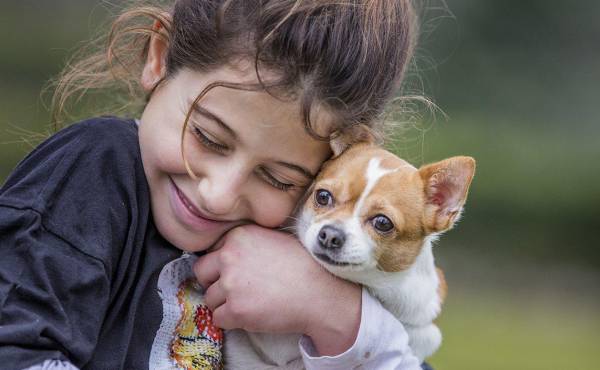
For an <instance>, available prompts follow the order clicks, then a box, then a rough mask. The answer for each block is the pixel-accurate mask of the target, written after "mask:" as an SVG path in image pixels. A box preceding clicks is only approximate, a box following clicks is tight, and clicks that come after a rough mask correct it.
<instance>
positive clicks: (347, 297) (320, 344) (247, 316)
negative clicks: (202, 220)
mask: <svg viewBox="0 0 600 370" xmlns="http://www.w3.org/2000/svg"><path fill="white" fill-rule="evenodd" d="M216 248H218V249H216V250H215V251H213V252H210V253H208V254H206V255H204V256H202V257H200V258H199V259H198V261H197V262H196V263H195V265H194V271H195V274H196V277H197V278H198V281H199V282H200V284H202V286H203V287H204V288H205V289H206V294H205V301H206V304H207V306H208V307H209V308H210V309H212V310H213V318H214V321H215V324H216V325H217V326H220V327H222V328H224V329H234V328H241V329H244V330H247V331H253V332H268V333H303V334H306V335H308V336H310V337H311V338H312V340H313V344H314V345H315V348H316V350H317V351H318V352H319V353H320V354H321V355H335V354H339V353H341V352H344V351H345V350H346V349H348V348H349V347H350V346H351V345H352V344H353V343H354V341H355V339H356V335H357V333H358V328H359V325H360V312H361V288H360V287H359V286H358V285H356V284H352V283H350V282H347V281H344V280H341V279H338V278H336V277H334V276H333V275H331V274H330V273H329V272H327V271H326V270H325V269H324V268H322V267H321V266H320V265H319V264H318V263H317V262H316V261H314V260H313V259H312V257H311V256H310V255H309V254H308V252H307V251H306V250H305V249H304V247H302V245H300V242H299V241H298V240H297V239H296V238H295V237H294V236H292V235H289V234H286V233H282V232H279V231H275V230H271V229H266V228H262V227H260V226H256V225H245V226H240V227H237V228H235V229H233V230H231V231H230V232H228V233H227V234H226V235H225V236H223V238H222V239H221V240H220V241H219V243H218V244H217V247H216Z"/></svg>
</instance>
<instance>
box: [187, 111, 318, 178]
mask: <svg viewBox="0 0 600 370" xmlns="http://www.w3.org/2000/svg"><path fill="white" fill-rule="evenodd" d="M194 110H195V111H196V112H198V113H199V114H201V115H203V116H204V117H206V118H208V119H211V120H213V121H215V122H216V123H217V124H218V125H219V126H221V127H222V128H223V129H224V130H225V131H227V132H228V133H229V134H230V135H231V136H232V137H233V138H234V139H237V138H238V137H237V135H236V133H235V131H233V129H232V128H231V127H229V126H227V124H225V122H223V120H222V119H221V118H219V117H218V116H217V115H216V114H214V113H212V112H210V111H209V110H207V109H206V108H204V107H202V106H200V105H199V104H195V105H194ZM276 163H277V164H278V165H281V166H284V167H287V168H289V169H291V170H294V171H297V172H300V173H301V174H302V175H304V176H305V177H307V178H308V179H311V180H312V179H314V178H315V175H314V174H313V173H312V172H310V171H309V170H308V169H306V168H304V167H302V166H299V165H297V164H293V163H287V162H281V161H278V162H276Z"/></svg>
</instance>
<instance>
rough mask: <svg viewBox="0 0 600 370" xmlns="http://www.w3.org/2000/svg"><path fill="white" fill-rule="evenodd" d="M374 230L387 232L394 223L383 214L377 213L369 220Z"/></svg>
mask: <svg viewBox="0 0 600 370" xmlns="http://www.w3.org/2000/svg"><path fill="white" fill-rule="evenodd" d="M371 223H372V224H373V227H374V228H375V230H377V231H380V232H382V233H387V232H388V231H390V230H392V229H393V228H394V223H393V222H392V221H391V220H390V219H389V218H387V217H386V216H384V215H377V216H375V217H373V219H372V220H371Z"/></svg>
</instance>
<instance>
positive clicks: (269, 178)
mask: <svg viewBox="0 0 600 370" xmlns="http://www.w3.org/2000/svg"><path fill="white" fill-rule="evenodd" d="M257 173H258V175H259V176H260V177H261V178H263V179H264V180H265V181H266V182H267V183H269V184H270V185H271V186H273V187H275V188H277V189H279V190H281V191H288V190H291V189H292V188H294V187H295V186H296V185H294V184H289V183H285V182H282V181H280V180H278V179H276V178H275V176H273V175H272V174H271V173H270V172H269V170H267V169H266V168H264V167H258V169H257Z"/></svg>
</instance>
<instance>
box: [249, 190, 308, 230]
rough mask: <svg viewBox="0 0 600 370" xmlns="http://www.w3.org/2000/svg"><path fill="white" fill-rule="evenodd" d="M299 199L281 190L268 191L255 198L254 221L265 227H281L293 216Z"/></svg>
mask: <svg viewBox="0 0 600 370" xmlns="http://www.w3.org/2000/svg"><path fill="white" fill-rule="evenodd" d="M278 193H279V194H278ZM299 197H300V196H299V195H298V196H294V195H292V194H287V193H283V192H279V190H276V191H275V192H271V191H267V192H265V193H264V194H261V196H257V197H255V199H253V202H252V203H253V208H254V221H255V222H256V223H257V224H259V225H261V226H264V227H271V228H272V227H278V226H281V225H282V224H283V223H284V222H286V221H287V220H288V218H289V216H291V213H292V211H293V210H294V208H295V206H296V202H297V201H298V199H299Z"/></svg>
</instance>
